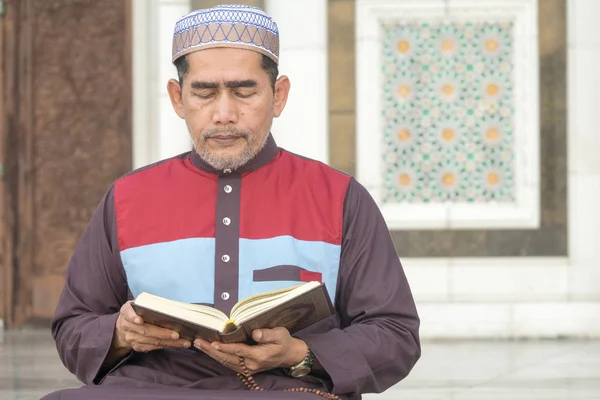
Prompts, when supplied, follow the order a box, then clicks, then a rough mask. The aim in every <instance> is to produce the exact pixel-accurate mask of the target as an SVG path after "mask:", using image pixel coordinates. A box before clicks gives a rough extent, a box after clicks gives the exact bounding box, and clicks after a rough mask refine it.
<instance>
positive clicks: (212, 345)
mask: <svg viewBox="0 0 600 400" xmlns="http://www.w3.org/2000/svg"><path fill="white" fill-rule="evenodd" d="M211 347H212V348H213V349H215V350H219V349H220V347H219V345H218V344H216V343H213V344H211Z"/></svg>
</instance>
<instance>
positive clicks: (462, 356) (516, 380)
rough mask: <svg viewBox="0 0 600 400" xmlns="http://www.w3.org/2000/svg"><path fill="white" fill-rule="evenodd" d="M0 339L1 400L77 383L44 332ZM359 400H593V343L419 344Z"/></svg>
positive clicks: (597, 348) (598, 398)
mask: <svg viewBox="0 0 600 400" xmlns="http://www.w3.org/2000/svg"><path fill="white" fill-rule="evenodd" d="M0 337H1V341H0V343H1V345H0V399H2V400H16V399H19V400H33V399H39V398H40V397H42V396H43V395H44V394H46V393H48V392H50V391H53V390H56V389H59V388H66V387H74V386H78V385H79V383H78V382H77V381H76V380H75V379H74V378H72V377H71V376H70V374H69V373H68V372H67V371H66V370H65V369H64V367H63V366H62V364H61V363H60V361H59V360H58V357H57V355H56V350H55V348H54V343H53V342H52V339H51V337H50V335H49V333H48V332H44V331H27V332H10V333H6V332H5V333H4V334H3V335H1V336H0ZM365 399H368V400H392V399H394V400H396V399H407V400H413V399H415V400H417V399H431V400H434V399H435V400H600V342H568V341H567V342H562V341H561V342H553V341H544V342H458V343H453V342H449V343H428V342H425V343H423V357H422V359H421V361H420V362H419V363H418V365H417V366H416V367H415V369H414V371H413V372H412V374H411V375H410V376H409V377H408V378H407V379H406V380H405V381H403V382H402V383H401V384H399V385H398V386H396V387H394V388H392V389H390V390H389V391H388V392H386V393H384V394H382V395H368V396H365Z"/></svg>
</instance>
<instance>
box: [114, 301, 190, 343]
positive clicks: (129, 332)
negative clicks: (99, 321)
mask: <svg viewBox="0 0 600 400" xmlns="http://www.w3.org/2000/svg"><path fill="white" fill-rule="evenodd" d="M190 346H191V343H190V342H188V341H187V340H184V339H179V334H178V333H177V332H174V331H171V330H169V329H164V328H161V327H158V326H155V325H151V324H146V323H144V321H143V319H142V317H140V316H139V315H137V314H136V313H135V311H134V310H133V307H131V302H130V301H128V302H127V303H125V304H123V307H121V311H120V313H119V317H118V318H117V324H116V325H115V335H114V339H113V348H114V349H115V350H117V351H119V352H122V351H129V350H131V349H133V350H134V351H138V352H144V353H145V352H148V351H152V350H158V349H166V348H174V349H182V348H188V347H190Z"/></svg>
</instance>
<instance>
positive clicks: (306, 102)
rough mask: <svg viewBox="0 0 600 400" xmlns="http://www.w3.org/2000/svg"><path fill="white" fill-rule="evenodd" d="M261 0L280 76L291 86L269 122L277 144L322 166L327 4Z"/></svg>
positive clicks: (325, 142)
mask: <svg viewBox="0 0 600 400" xmlns="http://www.w3.org/2000/svg"><path fill="white" fill-rule="evenodd" d="M301 3H302V4H301V5H300V4H299V2H298V1H296V0H266V1H265V6H266V12H267V13H268V14H269V15H270V16H271V17H272V18H273V19H274V20H275V22H276V23H277V25H278V27H279V32H280V46H281V49H280V68H279V72H280V74H281V75H287V76H288V77H289V78H290V81H291V83H292V88H291V91H290V98H289V100H288V103H287V106H286V109H285V110H284V112H283V114H282V115H281V116H280V117H279V118H278V119H276V120H275V121H274V123H273V134H274V137H275V139H276V141H277V144H278V145H279V146H281V147H283V148H285V149H287V150H289V151H292V152H294V153H298V154H301V155H303V156H306V157H310V158H315V159H317V160H320V161H323V162H327V161H328V153H329V145H328V142H329V139H328V138H329V130H328V93H327V92H328V91H327V86H328V76H327V1H325V0H302V2H301Z"/></svg>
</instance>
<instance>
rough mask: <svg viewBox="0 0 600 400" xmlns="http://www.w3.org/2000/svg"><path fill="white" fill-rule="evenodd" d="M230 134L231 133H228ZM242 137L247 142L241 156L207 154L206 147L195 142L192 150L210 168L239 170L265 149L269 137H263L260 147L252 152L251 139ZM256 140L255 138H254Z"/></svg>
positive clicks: (203, 137)
mask: <svg viewBox="0 0 600 400" xmlns="http://www.w3.org/2000/svg"><path fill="white" fill-rule="evenodd" d="M228 132H231V131H228ZM236 133H237V132H236ZM210 135H211V132H208V133H206V134H204V135H202V136H201V137H200V138H199V140H198V141H205V140H206V139H207V138H208V137H210ZM242 136H244V137H245V138H246V140H248V145H247V146H246V147H245V148H244V150H243V152H242V154H240V155H239V156H235V155H220V154H214V153H211V152H209V151H208V150H207V149H206V147H204V146H199V144H198V143H197V142H195V143H194V148H195V149H196V152H197V153H198V155H199V156H200V158H201V159H202V160H203V161H204V162H205V163H207V164H208V165H210V166H211V167H213V168H214V169H216V170H225V169H230V170H232V171H233V170H236V169H238V168H240V167H241V166H243V165H246V164H247V163H248V162H249V161H250V160H252V159H253V158H254V157H256V155H257V154H258V153H259V152H260V151H261V150H262V149H263V148H264V147H265V145H266V144H267V140H268V138H269V135H268V134H267V135H265V137H264V139H263V140H262V143H261V145H260V147H259V148H258V149H256V150H252V148H251V147H252V144H253V143H252V139H251V137H252V136H250V135H247V134H242ZM254 139H255V140H256V138H254Z"/></svg>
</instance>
